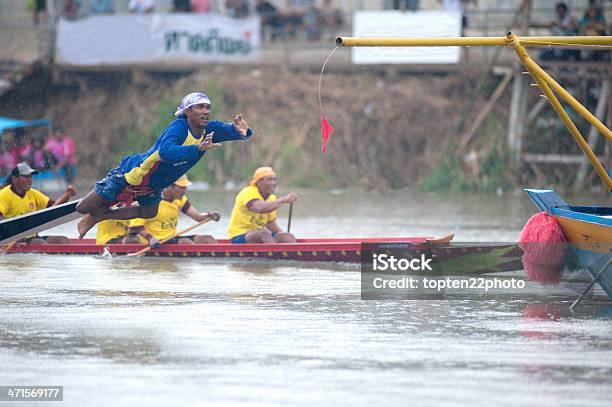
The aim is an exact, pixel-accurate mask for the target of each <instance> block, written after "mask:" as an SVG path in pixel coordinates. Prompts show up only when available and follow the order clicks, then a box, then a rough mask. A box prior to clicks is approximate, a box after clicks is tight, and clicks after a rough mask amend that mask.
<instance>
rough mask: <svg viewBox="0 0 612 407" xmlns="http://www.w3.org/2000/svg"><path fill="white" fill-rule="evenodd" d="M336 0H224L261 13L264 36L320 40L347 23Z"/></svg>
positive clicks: (73, 4) (138, 1) (245, 12)
mask: <svg viewBox="0 0 612 407" xmlns="http://www.w3.org/2000/svg"><path fill="white" fill-rule="evenodd" d="M31 1H34V0H31ZM333 1H338V0H323V1H322V3H321V5H320V6H317V5H316V4H315V0H287V5H286V7H282V8H281V7H277V6H275V5H274V4H273V3H272V2H270V1H268V0H224V6H225V13H226V15H228V16H230V17H233V18H245V17H249V16H253V15H259V16H260V17H261V19H262V29H263V32H264V38H270V39H272V40H273V41H274V40H277V39H286V38H296V37H299V36H304V37H305V38H306V39H309V40H317V39H320V38H321V37H322V36H324V35H325V34H326V33H329V34H330V35H329V36H330V38H331V37H334V36H335V35H336V34H337V32H338V30H339V29H340V28H341V27H342V25H343V23H344V16H343V13H342V11H341V9H340V8H339V7H336V6H334V4H333ZM62 4H63V6H62V10H61V15H62V16H63V17H64V18H66V19H68V20H76V19H78V18H82V17H85V16H87V15H104V14H114V13H115V12H116V8H115V2H114V0H90V2H89V10H84V9H83V7H82V1H81V0H63V3H62ZM33 10H34V14H33V18H34V21H35V22H36V23H37V22H38V21H39V20H40V17H39V15H41V13H42V11H40V10H39V9H38V8H37V7H33ZM128 11H129V12H130V13H134V14H145V13H153V12H156V11H159V10H158V9H157V8H156V4H155V0H129V3H128ZM168 11H171V12H177V13H208V12H211V11H212V0H174V1H173V2H172V9H171V10H168Z"/></svg>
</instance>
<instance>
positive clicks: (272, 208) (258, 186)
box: [229, 167, 298, 243]
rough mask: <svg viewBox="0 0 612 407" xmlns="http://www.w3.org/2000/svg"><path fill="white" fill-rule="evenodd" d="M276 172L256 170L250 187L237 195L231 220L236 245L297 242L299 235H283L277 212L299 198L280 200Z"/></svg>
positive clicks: (232, 238)
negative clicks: (277, 196) (277, 195)
mask: <svg viewBox="0 0 612 407" xmlns="http://www.w3.org/2000/svg"><path fill="white" fill-rule="evenodd" d="M275 191H276V173H275V172H274V170H273V169H272V168H271V167H260V168H258V169H257V170H255V173H254V174H253V178H252V179H251V182H250V185H249V186H248V187H246V188H243V189H242V191H240V192H239V193H238V195H237V196H236V201H235V203H234V209H232V216H231V217H230V226H229V238H230V240H231V241H232V243H274V242H276V243H295V241H296V240H295V236H293V235H292V234H291V233H288V232H283V230H282V229H281V228H280V227H279V226H278V224H277V223H276V209H278V208H280V207H281V206H282V205H283V204H286V203H293V202H296V201H297V200H298V196H297V195H296V194H294V193H289V194H287V195H285V196H283V197H280V198H276V195H274V192H275Z"/></svg>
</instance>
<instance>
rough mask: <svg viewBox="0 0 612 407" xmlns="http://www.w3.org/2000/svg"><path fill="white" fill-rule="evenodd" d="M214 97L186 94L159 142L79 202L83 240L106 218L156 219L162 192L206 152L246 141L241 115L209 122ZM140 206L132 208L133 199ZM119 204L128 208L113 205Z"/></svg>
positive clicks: (122, 164) (123, 164)
mask: <svg viewBox="0 0 612 407" xmlns="http://www.w3.org/2000/svg"><path fill="white" fill-rule="evenodd" d="M209 113H210V99H209V98H208V96H206V95H205V94H204V93H200V92H196V93H190V94H188V95H187V96H185V97H184V98H183V100H182V101H181V104H180V105H179V107H178V108H177V110H176V112H175V113H174V115H175V116H176V117H177V118H176V119H174V120H173V121H172V122H171V123H170V124H169V125H168V127H166V129H165V130H164V131H163V132H162V134H161V135H160V136H159V138H158V139H157V142H156V143H155V145H154V146H153V147H151V149H149V151H147V152H146V153H144V154H133V155H128V156H126V157H124V158H123V159H122V160H121V162H120V163H119V166H118V167H116V168H114V169H112V170H111V171H110V172H109V173H108V174H107V175H106V178H104V179H103V180H101V181H98V182H96V186H95V188H94V190H92V191H91V192H89V193H88V194H87V195H86V196H85V198H83V199H82V200H81V202H79V204H78V205H77V207H76V210H77V211H78V212H79V213H82V214H85V216H84V217H83V219H81V221H80V222H79V224H78V230H79V238H81V239H82V238H83V236H85V234H86V233H87V231H88V230H90V229H91V228H92V227H93V226H94V225H95V224H96V223H98V222H100V221H102V220H105V219H134V218H145V219H150V218H154V217H155V216H156V215H157V208H158V205H159V201H160V200H161V191H162V190H163V189H164V188H166V187H167V186H169V185H172V183H174V182H175V181H176V180H177V179H179V178H180V177H181V176H182V175H183V174H185V173H186V172H187V171H188V170H189V169H190V168H191V167H193V166H194V165H195V164H196V163H197V162H198V161H199V160H200V158H202V155H204V153H206V150H210V149H212V148H216V147H219V146H220V145H221V144H219V143H221V142H224V141H230V140H246V139H247V138H249V137H251V135H252V134H253V132H252V131H251V129H250V128H249V126H248V124H247V122H246V120H245V119H244V118H243V117H242V115H236V116H235V117H234V121H233V123H224V122H221V121H216V120H212V121H210V122H209V121H208V115H209ZM134 200H135V201H137V202H138V206H130V203H131V202H132V201H134ZM118 202H125V203H127V206H123V207H121V208H115V209H111V208H110V207H111V206H112V205H114V204H116V203H118Z"/></svg>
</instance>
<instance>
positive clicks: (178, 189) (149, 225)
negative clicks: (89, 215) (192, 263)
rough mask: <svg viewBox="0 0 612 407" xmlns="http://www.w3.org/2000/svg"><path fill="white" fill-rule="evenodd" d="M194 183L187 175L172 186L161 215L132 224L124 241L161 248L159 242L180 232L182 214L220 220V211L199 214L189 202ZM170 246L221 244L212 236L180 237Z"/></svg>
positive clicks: (197, 218)
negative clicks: (180, 214) (188, 192)
mask: <svg viewBox="0 0 612 407" xmlns="http://www.w3.org/2000/svg"><path fill="white" fill-rule="evenodd" d="M189 185H191V182H190V181H189V180H188V179H187V176H186V175H183V176H182V177H180V178H179V179H178V180H176V181H175V182H174V183H173V184H172V185H170V186H169V187H167V188H165V189H164V190H163V192H162V200H161V202H160V203H159V209H158V211H157V215H156V216H155V217H154V218H152V219H142V218H137V219H132V220H131V221H130V224H129V226H130V227H129V231H128V236H126V237H125V238H124V239H123V242H124V243H144V244H148V245H149V246H151V247H157V246H159V241H160V240H164V239H167V238H169V237H171V236H172V235H174V234H175V233H176V226H177V224H178V218H179V212H183V213H184V214H186V215H187V216H189V217H190V218H192V219H194V220H196V221H198V222H201V221H203V220H204V219H206V218H211V219H213V220H214V221H219V219H220V218H221V215H220V214H219V212H215V211H213V212H204V213H201V212H199V211H198V210H197V209H196V208H195V207H194V206H193V205H191V203H190V202H189V200H188V199H187V197H186V196H185V192H186V191H187V187H188V186H189ZM167 243H170V244H174V243H179V244H192V243H199V244H213V243H217V241H216V240H215V238H214V237H212V236H210V235H191V236H177V237H175V238H173V239H171V240H169V241H168V242H167Z"/></svg>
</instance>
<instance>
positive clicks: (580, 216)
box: [550, 207, 612, 226]
mask: <svg viewBox="0 0 612 407" xmlns="http://www.w3.org/2000/svg"><path fill="white" fill-rule="evenodd" d="M608 209H610V208H608ZM550 213H551V214H553V215H557V216H563V217H564V218H569V219H576V220H579V221H582V222H588V223H595V224H598V225H606V226H612V218H603V217H602V216H601V215H599V216H598V215H591V214H589V213H582V212H576V211H574V210H573V208H572V207H570V208H569V209H561V208H552V209H551V210H550Z"/></svg>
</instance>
